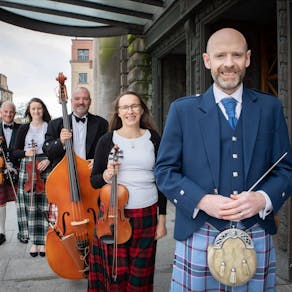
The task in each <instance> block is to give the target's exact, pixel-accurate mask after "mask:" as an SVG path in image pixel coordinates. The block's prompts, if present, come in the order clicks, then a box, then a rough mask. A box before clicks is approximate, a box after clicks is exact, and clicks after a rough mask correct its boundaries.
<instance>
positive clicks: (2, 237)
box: [0, 233, 6, 245]
mask: <svg viewBox="0 0 292 292" xmlns="http://www.w3.org/2000/svg"><path fill="white" fill-rule="evenodd" d="M5 241H6V237H5V234H3V233H0V245H1V244H2V243H4V242H5Z"/></svg>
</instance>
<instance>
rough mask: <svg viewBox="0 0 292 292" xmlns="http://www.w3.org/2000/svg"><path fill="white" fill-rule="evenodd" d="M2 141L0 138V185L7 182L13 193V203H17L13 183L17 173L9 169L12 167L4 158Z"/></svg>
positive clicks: (0, 137)
mask: <svg viewBox="0 0 292 292" xmlns="http://www.w3.org/2000/svg"><path fill="white" fill-rule="evenodd" d="M3 141H4V137H3V136H0V155H1V156H0V185H2V184H3V183H4V182H5V181H9V182H10V185H11V187H12V191H13V195H14V198H15V201H17V195H16V190H15V187H14V182H16V181H17V178H18V176H17V171H16V169H15V168H13V167H11V166H13V165H12V163H11V162H10V161H9V158H8V157H7V158H6V157H5V152H4V150H3ZM7 154H8V153H7ZM9 166H10V167H9ZM9 168H10V169H11V170H12V173H11V171H10V170H9Z"/></svg>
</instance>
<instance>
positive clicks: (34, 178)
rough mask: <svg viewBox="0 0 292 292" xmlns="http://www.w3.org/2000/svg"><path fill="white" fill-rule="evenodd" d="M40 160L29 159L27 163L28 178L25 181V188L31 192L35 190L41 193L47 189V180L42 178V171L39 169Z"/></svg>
mask: <svg viewBox="0 0 292 292" xmlns="http://www.w3.org/2000/svg"><path fill="white" fill-rule="evenodd" d="M38 164H39V161H37V160H36V161H35V163H34V162H33V161H29V162H28V163H27V164H26V173H27V177H28V179H27V180H26V181H25V184H24V190H25V191H26V192H30V191H32V190H34V191H35V193H36V194H41V193H42V192H44V190H45V182H44V180H43V179H42V178H41V172H40V171H39V170H38Z"/></svg>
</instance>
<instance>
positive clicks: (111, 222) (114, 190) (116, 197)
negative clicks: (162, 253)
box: [96, 145, 132, 280]
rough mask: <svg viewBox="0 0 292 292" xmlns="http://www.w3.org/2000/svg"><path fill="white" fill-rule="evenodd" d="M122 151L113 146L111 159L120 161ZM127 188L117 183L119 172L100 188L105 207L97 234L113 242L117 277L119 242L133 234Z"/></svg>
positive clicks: (99, 220)
mask: <svg viewBox="0 0 292 292" xmlns="http://www.w3.org/2000/svg"><path fill="white" fill-rule="evenodd" d="M121 157H122V155H121V151H120V149H119V147H118V146H117V145H115V146H114V148H113V153H111V156H110V160H113V161H114V162H118V161H119V158H121ZM128 199H129V192H128V190H127V188H126V187H125V186H124V185H122V184H118V183H117V174H116V173H115V174H114V175H113V177H112V183H111V184H106V185H104V186H103V187H102V188H101V190H100V206H101V207H102V209H103V214H102V217H100V218H99V219H98V222H97V227H96V234H97V237H98V238H99V239H100V240H102V241H103V242H104V243H106V244H113V245H114V250H113V255H114V256H113V264H112V277H113V279H114V280H116V278H117V265H116V264H117V253H116V250H117V244H122V243H125V242H127V241H128V240H129V239H130V237H131V234H132V227H131V225H130V222H129V218H126V217H125V214H124V207H125V205H126V204H127V203H128Z"/></svg>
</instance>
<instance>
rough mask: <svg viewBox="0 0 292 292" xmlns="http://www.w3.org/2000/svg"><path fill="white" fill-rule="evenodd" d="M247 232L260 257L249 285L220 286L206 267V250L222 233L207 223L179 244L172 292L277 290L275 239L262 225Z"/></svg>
mask: <svg viewBox="0 0 292 292" xmlns="http://www.w3.org/2000/svg"><path fill="white" fill-rule="evenodd" d="M246 232H247V233H248V234H249V235H250V236H251V238H252V239H253V243H254V247H255V251H256V254H257V269H256V273H255V275H254V277H253V278H252V279H251V280H250V281H249V282H248V283H246V284H245V285H241V286H238V287H230V286H225V285H223V284H220V283H219V282H218V281H217V280H215V279H214V278H213V276H212V275H211V273H210V271H209V268H208V264H207V248H208V245H209V244H212V243H213V242H214V239H215V237H216V236H217V235H218V234H219V231H218V230H217V229H215V228H214V227H212V226H211V225H209V224H208V223H205V225H204V226H202V227H201V228H200V230H199V231H198V232H196V233H194V234H193V236H191V237H190V238H188V239H187V240H186V241H177V242H176V250H175V257H174V264H173V273H172V279H171V287H170V291H171V292H186V291H192V292H203V291H214V292H215V291H225V292H243V291H244V292H246V291H265V292H266V291H271V292H272V291H276V290H275V284H276V276H275V270H276V254H275V249H274V245H273V241H272V236H271V235H269V234H267V233H266V232H265V231H264V230H263V229H262V228H261V227H260V226H259V225H254V226H252V227H251V228H249V229H248V230H246Z"/></svg>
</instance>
